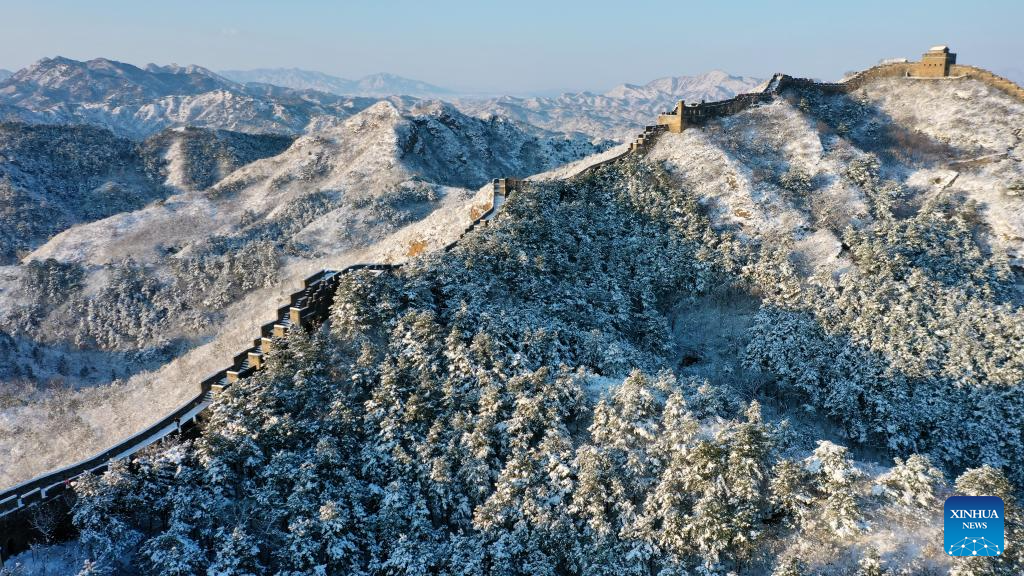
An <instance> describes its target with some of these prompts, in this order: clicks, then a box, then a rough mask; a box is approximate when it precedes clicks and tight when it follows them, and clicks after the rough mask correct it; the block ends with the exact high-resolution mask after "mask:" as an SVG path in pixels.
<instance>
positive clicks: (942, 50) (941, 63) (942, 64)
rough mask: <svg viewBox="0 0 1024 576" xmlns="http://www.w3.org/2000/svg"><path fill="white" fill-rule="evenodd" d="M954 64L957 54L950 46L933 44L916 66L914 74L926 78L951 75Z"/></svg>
mask: <svg viewBox="0 0 1024 576" xmlns="http://www.w3.org/2000/svg"><path fill="white" fill-rule="evenodd" d="M953 64H956V54H954V53H952V52H950V51H949V46H932V47H931V48H930V49H929V50H928V51H927V52H925V53H924V55H923V56H921V61H920V62H918V63H917V64H916V65H915V66H914V75H915V76H921V77H924V78H941V77H943V76H949V69H950V67H951V66H952V65H953Z"/></svg>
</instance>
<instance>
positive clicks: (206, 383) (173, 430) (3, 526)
mask: <svg viewBox="0 0 1024 576" xmlns="http://www.w3.org/2000/svg"><path fill="white" fill-rule="evenodd" d="M916 66H917V63H914V62H894V63H887V64H882V65H878V66H874V67H872V68H868V69H867V70H864V71H861V72H859V73H857V74H854V75H853V76H851V77H849V78H847V79H846V80H844V81H842V82H831V83H830V82H816V81H814V80H811V79H807V78H795V77H792V76H788V75H785V74H776V75H774V76H773V77H772V79H771V80H770V81H769V82H768V84H767V85H766V86H765V88H764V89H763V90H762V91H760V92H753V93H749V94H740V95H738V96H736V97H734V98H730V99H728V100H723V101H720V102H710V103H700V104H696V105H691V106H687V105H685V103H684V102H683V101H680V102H679V104H678V105H677V106H676V109H675V110H673V111H671V112H667V113H664V114H661V115H659V116H658V123H657V124H654V125H651V126H647V127H645V128H644V131H643V132H642V133H641V134H639V135H638V136H637V138H636V139H635V140H634V141H633V142H632V143H631V144H630V146H629V147H628V148H627V149H626V150H625V151H624V152H623V153H621V154H619V155H617V156H613V157H610V158H607V159H604V160H602V161H600V162H597V163H595V164H592V165H590V166H588V167H587V168H585V169H583V170H582V171H581V172H580V174H583V173H586V172H590V171H593V170H596V169H597V168H599V167H601V166H604V165H606V164H609V163H611V162H615V161H617V160H619V159H621V158H623V157H624V156H626V155H628V154H631V153H635V152H637V153H639V152H644V151H646V150H647V149H648V148H649V147H650V146H651V145H652V144H653V143H654V142H655V141H656V140H657V139H658V137H659V136H660V135H661V134H664V133H665V132H682V131H683V130H684V129H686V127H688V126H700V125H701V124H704V123H706V122H708V121H709V120H712V119H715V118H721V117H725V116H729V115H732V114H736V113H738V112H741V111H743V110H746V109H747V108H750V107H751V106H754V105H757V104H760V103H764V102H768V101H771V99H772V98H774V97H775V96H776V95H777V94H779V93H780V92H782V91H784V90H786V89H791V88H795V89H811V90H818V91H821V92H824V93H831V94H844V93H850V92H853V91H856V90H858V89H860V88H862V87H863V86H865V85H866V84H868V83H870V82H872V81H874V80H877V79H880V78H898V77H908V78H917V77H916V76H915V75H914V74H915V70H917V68H916ZM948 68H949V75H950V76H951V77H966V78H972V79H975V80H978V81H980V82H984V83H985V84H987V85H989V86H992V87H994V88H997V89H999V90H1002V91H1004V92H1006V93H1007V94H1010V95H1011V96H1013V97H1015V98H1017V99H1018V100H1020V101H1022V102H1024V89H1022V88H1021V87H1020V86H1018V85H1017V84H1015V83H1013V82H1011V81H1010V80H1008V79H1006V78H1002V77H1001V76H997V75H995V74H992V73H991V72H989V71H987V70H984V69H981V68H976V67H974V66H964V65H957V64H951V65H950V66H949V67H948ZM526 184H527V181H526V180H520V179H514V178H502V179H496V180H494V181H493V182H492V194H491V204H490V207H489V208H488V209H487V210H486V211H485V212H484V213H483V214H481V215H479V216H478V217H476V218H475V219H474V220H473V222H472V224H470V226H469V227H468V228H466V230H465V231H464V232H463V233H462V234H461V235H460V236H459V239H461V238H463V237H464V236H465V235H466V234H469V233H470V232H472V231H473V230H475V229H477V228H479V227H483V226H487V225H488V224H489V222H490V220H491V218H492V217H493V216H494V215H495V213H496V212H497V211H498V210H499V209H500V207H501V205H502V204H503V203H504V201H505V199H506V198H507V197H508V196H509V195H510V194H511V193H512V192H513V191H515V190H520V189H522V188H523V187H524V186H525V185H526ZM457 244H458V240H456V241H454V242H452V243H450V244H448V245H446V246H444V248H443V250H444V251H445V252H447V251H450V250H451V249H453V248H454V247H455V246H456V245H457ZM400 266H401V264H355V265H352V266H349V267H348V268H345V269H344V270H338V271H335V270H323V271H321V272H318V273H316V274H314V275H313V276H310V277H309V278H306V279H305V281H304V282H303V287H302V289H301V290H299V291H298V292H295V293H294V294H292V295H291V298H290V300H289V302H288V304H287V305H285V306H282V307H280V308H278V310H277V317H276V319H275V320H274V321H272V322H268V323H266V324H264V325H263V326H262V327H261V328H260V337H259V338H256V339H255V340H253V346H252V347H251V348H248V349H246V350H243V351H242V352H240V353H239V354H237V355H235V357H234V358H233V361H232V363H231V366H229V367H227V368H224V369H223V370H220V371H218V372H215V373H214V374H211V375H210V376H209V377H207V378H206V379H204V380H203V381H202V382H200V385H199V394H198V395H197V396H196V397H195V398H193V399H192V400H190V401H189V402H187V403H186V404H184V405H183V406H181V407H180V408H178V409H177V410H175V411H174V412H172V413H171V414H168V415H167V416H166V417H164V418H163V419H161V420H160V421H159V422H157V423H156V424H154V425H152V426H150V427H149V428H147V429H146V430H143V431H142V432H139V433H138V434H136V435H134V436H132V437H131V438H128V439H127V440H125V441H123V442H121V443H119V444H117V445H116V446H114V447H112V448H110V449H108V450H106V451H104V452H102V453H100V454H97V455H96V456H94V457H92V458H90V459H88V460H85V461H83V462H79V463H77V464H74V465H71V466H68V467H66V468H62V469H60V470H56V471H54V472H51V473H48V474H46V475H44V476H40V477H37V478H34V479H32V480H29V481H27V482H24V483H22V484H19V485H17V486H14V487H12V488H9V489H7V490H5V491H3V492H0V559H3V558H6V557H8V556H10V554H11V553H13V552H17V551H20V550H24V549H26V548H27V547H28V544H29V542H30V540H31V539H32V538H33V537H35V536H36V534H35V533H34V530H35V529H34V528H33V527H32V522H31V517H30V515H31V514H30V513H31V509H32V507H33V506H35V505H40V504H44V503H48V502H49V503H54V502H56V503H61V502H64V504H61V505H62V506H64V510H65V512H66V511H67V510H68V506H69V505H70V504H69V503H70V499H62V498H61V497H62V496H65V495H69V494H70V492H71V491H70V490H69V488H70V485H71V483H72V482H73V481H74V479H75V478H77V477H78V476H80V475H82V474H84V473H87V472H88V473H93V474H98V473H102V472H103V471H105V470H106V469H107V467H108V466H109V465H110V463H111V462H113V461H116V460H121V459H125V458H130V457H131V456H132V454H134V453H136V452H138V451H139V450H142V449H143V448H145V447H147V446H149V445H151V444H153V443H156V442H159V441H161V440H163V439H164V438H167V437H168V436H171V435H175V434H179V433H181V432H182V431H184V430H188V429H189V428H190V427H191V426H194V424H195V423H196V421H197V419H198V418H199V417H200V416H201V415H202V414H203V412H204V411H205V410H206V409H207V408H208V407H209V406H210V404H211V403H212V402H213V398H214V395H215V394H216V393H217V392H219V391H221V390H223V389H225V388H226V387H228V386H230V385H231V384H232V383H233V382H236V381H238V379H240V378H245V377H246V376H249V375H251V374H252V373H254V372H255V371H257V370H259V369H260V368H262V367H263V365H264V361H265V356H266V354H267V353H268V352H270V351H271V350H273V348H274V346H277V345H280V344H281V342H282V340H283V339H284V338H285V337H287V334H288V332H289V331H290V330H293V329H295V328H296V327H298V328H300V329H308V328H309V327H311V326H315V325H316V324H318V323H321V322H323V321H324V320H325V319H326V318H327V316H328V314H329V312H330V307H331V304H332V303H333V301H334V292H335V289H336V288H337V286H338V283H339V282H340V280H341V278H342V277H343V276H344V275H346V274H350V273H353V272H358V271H373V272H377V273H384V272H387V271H390V270H394V269H395V268H398V267H400Z"/></svg>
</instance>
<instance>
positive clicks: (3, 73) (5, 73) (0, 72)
mask: <svg viewBox="0 0 1024 576" xmlns="http://www.w3.org/2000/svg"><path fill="white" fill-rule="evenodd" d="M13 75H14V72H11V71H10V70H4V69H3V68H0V81H3V80H7V79H8V78H10V77H11V76H13Z"/></svg>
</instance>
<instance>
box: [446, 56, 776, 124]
mask: <svg viewBox="0 0 1024 576" xmlns="http://www.w3.org/2000/svg"><path fill="white" fill-rule="evenodd" d="M763 82H764V80H763V79H760V78H752V77H749V76H732V75H730V74H727V73H725V72H722V71H721V70H714V71H711V72H707V73H705V74H700V75H697V76H677V77H667V78H659V79H657V80H653V81H651V82H649V83H647V84H644V85H643V86H637V85H634V84H621V85H619V86H616V87H615V88H612V89H611V90H609V91H607V92H605V93H604V94H594V93H592V92H579V93H575V94H571V93H566V94H562V95H561V96H557V97H553V98H550V97H529V98H523V97H517V96H501V97H498V98H491V99H460V100H458V101H457V105H458V106H459V108H460V109H462V110H463V111H464V112H466V113H469V114H473V115H476V116H488V115H491V114H494V115H498V116H503V117H507V118H512V119H515V120H519V121H520V122H526V123H528V124H533V125H535V126H540V127H542V128H546V129H548V130H556V129H557V130H559V131H563V132H579V133H583V134H588V135H590V136H592V137H595V138H608V139H612V140H618V141H625V140H628V139H630V137H631V136H633V135H634V133H635V132H636V131H637V130H639V129H640V128H642V127H643V126H644V125H645V124H650V123H651V121H652V119H653V118H654V117H655V116H656V115H657V113H658V112H661V111H664V110H668V109H671V108H672V107H673V106H675V104H676V101H677V100H680V99H683V100H688V101H696V102H699V101H701V100H707V101H714V100H723V99H726V98H732V97H733V96H735V95H737V94H742V93H744V92H751V91H753V90H755V89H756V88H757V87H758V86H759V85H760V84H762V83H763Z"/></svg>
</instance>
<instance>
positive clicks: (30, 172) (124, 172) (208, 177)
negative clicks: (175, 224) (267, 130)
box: [0, 122, 292, 264]
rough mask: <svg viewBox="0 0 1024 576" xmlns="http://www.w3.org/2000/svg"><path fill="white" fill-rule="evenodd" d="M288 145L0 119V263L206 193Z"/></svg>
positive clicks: (229, 135)
mask: <svg viewBox="0 0 1024 576" xmlns="http://www.w3.org/2000/svg"><path fill="white" fill-rule="evenodd" d="M291 141H292V138H291V137H288V136H275V135H249V134H241V133H236V132H228V131H210V130H206V129H201V128H189V129H185V130H168V131H165V132H163V133H160V134H157V135H154V136H153V137H151V138H149V139H148V140H146V141H144V142H143V143H142V144H138V143H136V142H133V141H131V140H127V139H124V138H119V137H117V136H115V135H113V134H111V133H110V132H109V131H107V130H104V129H102V128H96V127H91V126H74V125H69V126H62V125H53V126H51V125H30V124H22V123H16V122H10V123H8V122H0V264H10V263H12V262H14V261H15V260H17V259H19V258H21V257H22V256H24V255H26V254H27V253H29V252H30V251H31V250H33V249H35V248H36V247H38V246H39V245H40V244H42V243H44V242H45V241H47V240H48V239H49V238H51V237H52V236H53V235H54V234H56V233H58V232H61V231H62V230H65V229H67V228H69V227H71V226H74V225H75V224H79V223H83V222H91V221H94V220H98V219H102V218H106V217H107V216H111V215H113V214H117V213H119V212H126V211H132V210H136V209H139V208H141V207H143V206H145V205H146V204H147V203H149V202H151V201H154V200H161V199H163V198H166V197H167V196H169V195H170V194H172V193H173V192H174V191H175V190H192V189H199V188H206V187H208V186H209V185H211V184H213V183H214V182H215V181H217V180H219V179H220V178H223V177H224V176H227V175H228V174H229V173H230V172H231V171H233V170H234V169H236V168H238V167H239V166H242V165H244V164H247V163H249V162H252V161H254V160H257V159H259V158H264V157H266V156H272V155H274V154H277V153H278V152H280V151H281V150H283V149H284V148H286V147H287V146H288V145H289V144H290V143H291Z"/></svg>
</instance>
